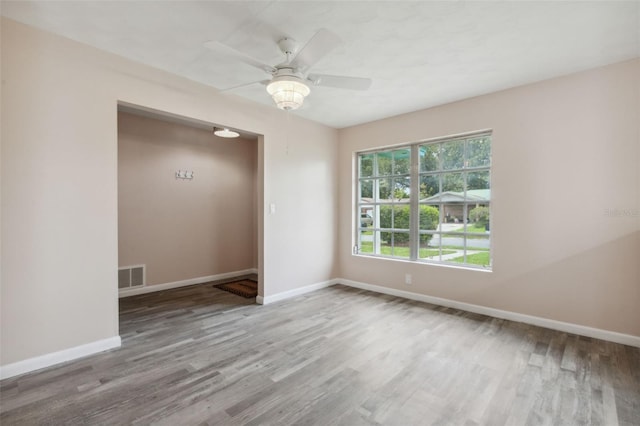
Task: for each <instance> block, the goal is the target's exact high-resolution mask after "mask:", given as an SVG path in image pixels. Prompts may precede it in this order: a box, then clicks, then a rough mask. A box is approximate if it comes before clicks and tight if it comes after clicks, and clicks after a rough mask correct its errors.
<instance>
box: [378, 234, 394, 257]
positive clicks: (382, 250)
mask: <svg viewBox="0 0 640 426" xmlns="http://www.w3.org/2000/svg"><path fill="white" fill-rule="evenodd" d="M376 234H378V238H379V240H378V241H379V245H378V247H377V248H376V251H375V253H376V254H382V255H385V256H391V252H392V251H393V244H392V233H391V232H385V231H380V232H376Z"/></svg>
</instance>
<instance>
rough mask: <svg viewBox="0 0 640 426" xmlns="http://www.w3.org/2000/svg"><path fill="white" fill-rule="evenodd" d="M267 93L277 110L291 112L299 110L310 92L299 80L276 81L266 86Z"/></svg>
mask: <svg viewBox="0 0 640 426" xmlns="http://www.w3.org/2000/svg"><path fill="white" fill-rule="evenodd" d="M267 92H268V93H269V94H270V95H271V97H272V98H273V101H274V102H275V103H276V105H277V106H278V108H280V109H284V110H291V109H298V108H300V107H301V106H302V103H303V102H304V98H305V96H307V95H308V94H309V93H311V90H310V89H309V87H308V86H307V85H306V84H304V83H303V82H302V81H301V80H299V79H278V80H274V81H272V82H271V83H269V85H267Z"/></svg>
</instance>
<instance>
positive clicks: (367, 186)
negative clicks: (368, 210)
mask: <svg viewBox="0 0 640 426" xmlns="http://www.w3.org/2000/svg"><path fill="white" fill-rule="evenodd" d="M363 198H366V199H368V200H373V180H372V179H363V180H361V181H360V199H363Z"/></svg>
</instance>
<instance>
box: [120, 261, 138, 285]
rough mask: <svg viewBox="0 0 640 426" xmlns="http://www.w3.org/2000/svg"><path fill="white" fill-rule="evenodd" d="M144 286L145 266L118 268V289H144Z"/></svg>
mask: <svg viewBox="0 0 640 426" xmlns="http://www.w3.org/2000/svg"><path fill="white" fill-rule="evenodd" d="M143 285H144V265H135V266H125V267H124V268H118V289H123V288H132V287H142V286H143Z"/></svg>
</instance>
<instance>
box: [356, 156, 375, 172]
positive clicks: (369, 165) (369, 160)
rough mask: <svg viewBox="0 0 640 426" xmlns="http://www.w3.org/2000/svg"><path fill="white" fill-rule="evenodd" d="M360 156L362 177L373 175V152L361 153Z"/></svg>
mask: <svg viewBox="0 0 640 426" xmlns="http://www.w3.org/2000/svg"><path fill="white" fill-rule="evenodd" d="M359 157H360V169H359V170H360V177H369V176H373V154H361V155H360V156H359Z"/></svg>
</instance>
